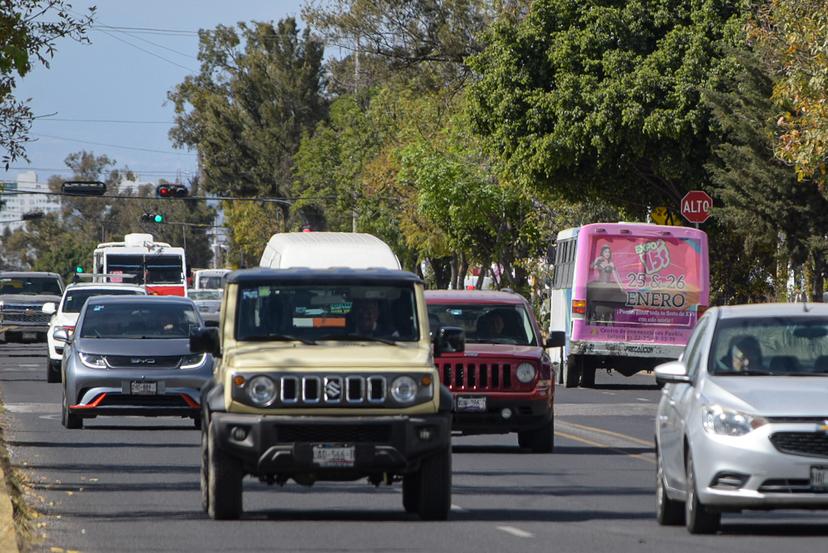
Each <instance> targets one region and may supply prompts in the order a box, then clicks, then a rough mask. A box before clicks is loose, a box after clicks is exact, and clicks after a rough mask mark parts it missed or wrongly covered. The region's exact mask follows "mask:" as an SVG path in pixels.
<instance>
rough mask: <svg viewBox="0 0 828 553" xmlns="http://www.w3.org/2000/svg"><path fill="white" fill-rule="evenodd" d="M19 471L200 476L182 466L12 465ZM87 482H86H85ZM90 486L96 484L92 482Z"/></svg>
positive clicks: (109, 464) (198, 468)
mask: <svg viewBox="0 0 828 553" xmlns="http://www.w3.org/2000/svg"><path fill="white" fill-rule="evenodd" d="M12 468H15V469H18V470H27V471H28V470H33V471H37V472H45V471H57V472H59V473H61V474H63V473H78V474H84V475H87V474H89V475H95V476H97V475H98V474H105V473H115V474H122V473H129V474H198V472H199V471H200V470H201V469H200V467H198V466H181V465H115V464H111V463H107V464H101V465H96V464H92V463H59V464H43V465H41V464H27V465H12ZM84 482H85V481H84ZM90 484H94V482H91V483H90Z"/></svg>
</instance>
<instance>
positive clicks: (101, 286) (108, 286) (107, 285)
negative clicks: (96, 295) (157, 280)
mask: <svg viewBox="0 0 828 553" xmlns="http://www.w3.org/2000/svg"><path fill="white" fill-rule="evenodd" d="M78 288H81V289H84V288H93V289H98V290H123V289H127V290H135V291H139V290H140V291H141V292H146V290H144V288H143V287H142V286H139V285H137V284H126V283H124V284H118V283H116V282H76V283H73V284H70V285H68V286H67V287H66V291H67V292H68V291H69V290H77V289H78Z"/></svg>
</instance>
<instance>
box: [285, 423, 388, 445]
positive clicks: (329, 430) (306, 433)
mask: <svg viewBox="0 0 828 553" xmlns="http://www.w3.org/2000/svg"><path fill="white" fill-rule="evenodd" d="M276 435H277V439H278V441H279V442H280V443H296V442H327V443H330V442H348V443H366V442H382V443H387V442H389V441H390V440H391V427H390V426H387V425H356V424H355V425H331V426H325V425H311V426H285V427H281V428H279V429H278V430H277V431H276Z"/></svg>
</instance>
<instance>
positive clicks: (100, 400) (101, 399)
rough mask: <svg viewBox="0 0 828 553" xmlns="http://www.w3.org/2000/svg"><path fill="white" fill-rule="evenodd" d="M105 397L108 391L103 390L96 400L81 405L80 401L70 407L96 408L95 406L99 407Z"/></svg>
mask: <svg viewBox="0 0 828 553" xmlns="http://www.w3.org/2000/svg"><path fill="white" fill-rule="evenodd" d="M105 397H106V392H102V393H101V395H99V396H98V397H96V398H95V401H92V402H90V403H87V404H86V405H81V404H80V403H79V404H77V405H72V406H71V407H69V408H70V409H94V408H95V407H97V406H98V405H100V404H101V402H102V401H103V400H104V398H105Z"/></svg>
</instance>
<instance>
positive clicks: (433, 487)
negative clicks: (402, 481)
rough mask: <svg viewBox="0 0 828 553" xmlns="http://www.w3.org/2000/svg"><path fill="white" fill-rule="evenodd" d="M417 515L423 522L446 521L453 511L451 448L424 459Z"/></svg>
mask: <svg viewBox="0 0 828 553" xmlns="http://www.w3.org/2000/svg"><path fill="white" fill-rule="evenodd" d="M417 479H418V480H419V484H420V486H419V488H420V490H419V492H420V494H419V495H420V497H419V502H418V508H417V513H418V514H419V515H420V518H421V519H423V520H446V519H447V518H448V514H449V511H450V510H451V448H450V447H449V448H448V449H446V450H444V451H441V452H440V453H438V454H436V455H433V456H431V457H428V458H427V459H423V462H422V464H421V465H420V471H419V476H418V478H417Z"/></svg>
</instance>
